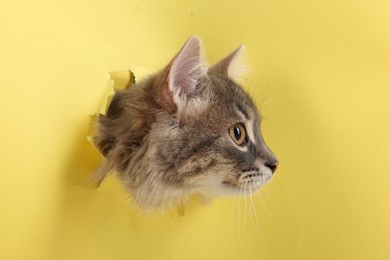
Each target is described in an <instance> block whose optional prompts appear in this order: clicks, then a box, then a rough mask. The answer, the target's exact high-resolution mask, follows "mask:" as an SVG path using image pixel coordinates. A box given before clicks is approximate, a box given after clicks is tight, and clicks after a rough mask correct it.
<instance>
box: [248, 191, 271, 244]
mask: <svg viewBox="0 0 390 260" xmlns="http://www.w3.org/2000/svg"><path fill="white" fill-rule="evenodd" d="M249 190H250V192H251V193H250V201H251V205H252V208H253V211H254V213H255V221H256V226H257V230H258V231H259V233H260V237H261V240H262V242H263V247H264V250H265V251H267V247H266V245H265V240H264V236H263V232H262V231H261V228H260V223H259V219H258V217H257V212H256V207H255V204H254V203H253V196H252V190H251V188H250V187H249Z"/></svg>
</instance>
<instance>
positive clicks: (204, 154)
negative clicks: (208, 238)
mask: <svg viewBox="0 0 390 260" xmlns="http://www.w3.org/2000/svg"><path fill="white" fill-rule="evenodd" d="M243 49H244V46H241V47H239V48H238V49H236V50H235V51H234V52H233V53H232V54H230V55H229V56H227V57H226V58H224V59H223V60H221V61H220V62H219V63H217V64H216V65H214V66H212V67H210V68H209V67H208V66H207V65H206V63H205V59H204V54H203V50H202V45H201V40H200V38H199V37H198V36H192V37H191V38H190V39H189V40H188V41H187V42H186V43H185V45H184V46H183V47H182V49H181V50H180V51H179V53H178V54H177V55H176V56H175V57H174V58H173V59H172V61H171V62H170V63H169V64H168V65H167V66H166V67H165V68H164V69H163V70H161V71H160V72H158V73H156V74H154V75H152V76H150V77H148V78H146V79H144V80H143V81H142V82H140V83H138V84H134V85H132V86H131V87H129V88H128V89H127V90H121V91H116V93H115V95H114V98H113V100H112V102H111V104H110V106H109V109H108V111H107V115H100V116H99V118H98V123H97V127H96V134H95V135H94V139H93V140H94V143H95V145H96V146H97V147H98V149H99V150H100V151H101V153H102V154H103V155H104V157H105V161H104V163H103V164H102V166H101V168H100V169H99V170H98V172H97V173H96V175H95V178H96V181H97V182H98V183H99V184H100V182H101V181H102V180H103V179H104V177H105V176H106V175H107V174H108V173H109V172H111V171H115V172H116V173H117V176H118V177H119V179H120V180H121V181H122V182H123V184H124V186H125V188H126V189H127V190H128V191H129V192H130V194H131V197H132V200H133V202H135V203H136V204H138V205H139V206H140V207H141V208H144V209H163V210H164V209H168V208H170V207H175V206H178V205H180V204H181V203H183V202H185V201H186V199H187V198H188V197H189V196H190V195H191V194H198V195H200V196H203V197H205V198H213V197H215V196H219V195H229V194H231V195H234V194H235V193H236V191H237V190H242V191H243V193H246V194H249V193H251V192H255V191H257V190H258V189H259V188H260V187H261V186H262V185H264V184H266V183H267V182H269V181H270V180H271V178H272V176H273V174H274V172H275V170H276V168H277V166H278V159H277V158H276V156H275V155H274V153H273V152H272V151H271V150H270V149H269V148H268V146H267V145H266V144H265V142H264V139H263V137H262V135H261V132H260V122H261V117H260V113H259V111H258V109H257V108H256V106H255V104H254V102H253V100H252V99H251V98H250V96H249V95H248V94H247V93H246V92H245V91H244V90H243V88H242V87H241V86H240V85H239V84H238V83H236V81H237V78H238V77H239V76H240V75H239V74H240V67H241V66H240V57H241V53H242V51H243Z"/></svg>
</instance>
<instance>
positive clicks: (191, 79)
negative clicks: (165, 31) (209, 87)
mask: <svg viewBox="0 0 390 260" xmlns="http://www.w3.org/2000/svg"><path fill="white" fill-rule="evenodd" d="M205 71H206V70H205V68H204V66H203V64H202V49H201V43H200V39H199V38H198V37H197V36H193V37H191V38H190V39H189V40H188V41H187V43H186V44H185V45H184V47H183V48H182V50H181V51H180V53H179V54H178V55H177V57H176V59H175V60H174V62H173V64H172V67H171V70H170V72H169V81H168V82H169V83H168V84H169V88H170V90H171V91H172V93H173V96H174V97H175V96H179V97H182V98H187V97H188V96H190V95H191V94H193V93H194V92H195V90H196V89H195V88H196V84H197V81H198V80H199V79H200V78H201V77H202V76H203V75H205Z"/></svg>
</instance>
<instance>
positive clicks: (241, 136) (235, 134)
mask: <svg viewBox="0 0 390 260" xmlns="http://www.w3.org/2000/svg"><path fill="white" fill-rule="evenodd" d="M229 135H230V137H231V138H232V139H233V141H234V142H235V143H236V144H238V145H242V144H243V143H244V141H245V137H246V133H245V127H244V125H243V124H241V123H237V124H234V125H232V126H231V127H230V128H229Z"/></svg>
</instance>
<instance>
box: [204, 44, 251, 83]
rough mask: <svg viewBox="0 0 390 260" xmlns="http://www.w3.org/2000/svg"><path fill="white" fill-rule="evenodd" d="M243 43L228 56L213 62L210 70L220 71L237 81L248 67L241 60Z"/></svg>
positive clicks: (243, 50) (243, 49)
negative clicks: (215, 62)
mask: <svg viewBox="0 0 390 260" xmlns="http://www.w3.org/2000/svg"><path fill="white" fill-rule="evenodd" d="M244 52H245V45H241V46H240V47H238V48H237V49H236V50H235V51H233V52H232V53H231V54H230V55H229V56H227V57H226V58H224V59H223V60H221V61H220V62H218V63H217V64H215V65H214V66H212V67H211V68H210V70H212V71H215V72H218V73H221V74H223V75H225V76H227V77H229V78H231V79H233V80H234V81H238V80H239V79H240V77H241V76H242V75H244V74H246V73H247V72H248V71H249V67H248V66H247V65H246V64H245V62H244V61H243V59H244V55H243V54H244Z"/></svg>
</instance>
